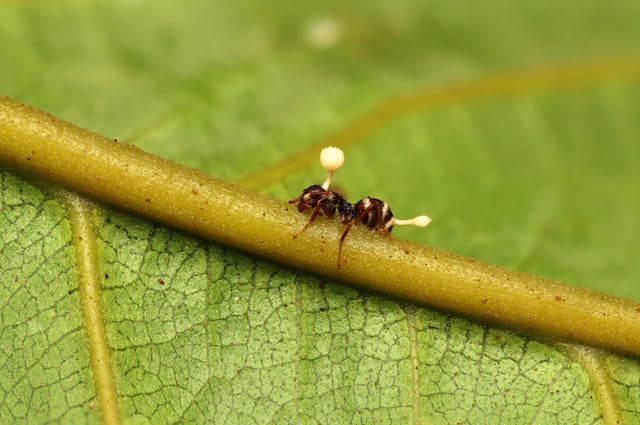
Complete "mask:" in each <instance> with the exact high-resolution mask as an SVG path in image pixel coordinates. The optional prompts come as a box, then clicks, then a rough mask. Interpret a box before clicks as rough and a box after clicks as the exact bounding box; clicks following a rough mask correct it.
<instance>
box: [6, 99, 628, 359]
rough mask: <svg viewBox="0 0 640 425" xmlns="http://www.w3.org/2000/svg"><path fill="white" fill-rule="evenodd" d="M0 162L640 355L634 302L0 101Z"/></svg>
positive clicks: (410, 292) (241, 239)
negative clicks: (307, 203)
mask: <svg viewBox="0 0 640 425" xmlns="http://www.w3.org/2000/svg"><path fill="white" fill-rule="evenodd" d="M0 162H2V163H4V164H6V165H8V166H10V167H12V168H14V169H17V170H21V171H23V172H26V173H29V174H32V175H35V176H38V177H40V178H44V179H47V180H49V181H53V182H55V183H57V184H60V185H62V186H64V187H66V188H68V189H70V190H73V191H76V192H78V193H80V194H82V195H85V196H87V197H90V198H93V199H96V200H99V201H102V202H105V203H107V204H110V205H114V206H117V207H120V208H123V209H126V210H128V211H131V212H133V213H135V214H137V215H140V216H143V217H147V218H149V219H151V220H155V221H158V222H161V223H164V224H166V225H168V226H172V227H175V228H178V229H182V230H184V231H187V232H190V233H193V234H195V235H197V236H199V237H202V238H206V239H210V240H212V241H215V242H218V243H220V244H223V245H227V246H230V247H233V248H237V249H241V250H243V251H246V252H249V253H252V254H255V255H257V256H261V257H264V258H268V259H270V260H274V261H277V262H279V263H282V264H286V265H290V266H293V267H297V268H300V269H303V270H307V271H310V272H314V273H318V274H322V275H326V276H331V277H333V278H338V279H341V280H344V281H345V282H348V283H351V284H353V285H356V286H358V287H361V288H365V289H370V290H372V291H376V292H379V293H383V294H386V295H389V296H391V297H395V298H399V299H404V300H408V301H411V302H415V303H418V304H422V305H427V306H431V307H434V308H437V309H440V310H443V311H447V312H451V313H455V314H461V315H464V316H468V317H471V318H475V319H479V320H481V321H483V322H485V323H491V324H497V325H501V326H507V327H511V328H516V329H520V330H523V331H525V332H529V333H533V334H536V335H541V336H545V337H553V338H558V339H561V340H568V341H574V342H578V343H582V344H587V345H593V346H599V347H604V348H606V349H608V350H611V351H615V352H619V353H624V354H627V355H631V356H635V357H640V304H637V303H635V302H632V301H629V300H624V299H619V298H615V297H612V296H608V295H605V294H601V293H597V292H593V291H590V290H586V289H582V288H577V287H572V286H567V285H564V284H562V283H559V282H554V281H550V280H547V279H543V278H541V277H537V276H533V275H529V274H525V273H520V272H516V271H513V270H508V269H505V268H502V267H498V266H494V265H491V264H486V263H482V262H479V261H476V260H473V259H470V258H465V257H461V256H459V255H456V254H452V253H448V252H444V251H441V250H438V249H435V248H430V247H427V246H422V245H417V244H413V243H410V242H406V241H403V242H402V245H403V246H404V247H406V248H407V249H408V250H409V252H410V253H409V254H406V253H405V252H404V251H403V250H401V249H398V247H397V246H396V245H394V244H393V243H392V241H390V240H389V239H388V238H386V237H384V236H383V235H380V234H377V233H376V232H369V231H366V230H363V229H362V228H361V226H356V228H354V229H353V230H352V232H351V233H350V234H349V237H348V238H347V239H346V240H345V244H344V249H343V253H342V254H343V260H344V264H343V265H342V267H341V268H338V267H337V261H336V258H337V252H338V239H339V237H340V234H341V233H342V228H341V226H340V224H339V223H338V222H337V221H330V220H317V222H316V223H314V225H313V226H310V227H309V229H308V230H307V231H306V232H305V233H304V234H302V235H301V236H299V237H298V238H296V239H293V235H294V234H295V233H296V232H297V231H298V230H299V229H301V228H302V226H304V225H305V223H306V221H307V220H308V215H305V214H300V213H299V212H298V211H297V210H296V209H295V208H292V207H291V206H290V205H288V204H285V203H283V202H281V201H278V200H275V199H272V198H267V197H264V196H262V195H260V194H258V193H255V192H251V191H249V190H246V189H244V188H242V187H240V186H237V185H234V184H231V183H228V182H226V181H223V180H220V179H216V178H214V177H210V176H207V175H205V174H203V173H201V172H199V171H195V170H190V169H186V168H184V167H182V166H180V165H177V164H175V163H172V162H170V161H167V160H164V159H162V158H158V157H156V156H153V155H151V154H149V153H146V152H143V151H141V150H140V149H138V148H136V147H135V146H131V145H124V144H120V143H117V142H114V141H112V140H110V139H108V138H105V137H102V136H99V135H97V134H94V133H91V132H89V131H87V130H84V129H81V128H79V127H76V126H74V125H72V124H69V123H67V122H64V121H62V120H60V119H58V118H55V117H53V116H51V115H48V114H46V113H43V112H41V111H38V110H36V109H34V108H31V107H28V106H25V105H23V104H21V103H19V102H17V101H15V100H12V99H9V98H7V97H0Z"/></svg>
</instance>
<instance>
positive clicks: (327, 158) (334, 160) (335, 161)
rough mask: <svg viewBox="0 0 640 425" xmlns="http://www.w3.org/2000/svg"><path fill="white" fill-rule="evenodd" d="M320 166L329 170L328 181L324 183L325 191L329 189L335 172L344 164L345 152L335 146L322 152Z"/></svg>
mask: <svg viewBox="0 0 640 425" xmlns="http://www.w3.org/2000/svg"><path fill="white" fill-rule="evenodd" d="M320 164H322V167H323V168H324V169H325V170H327V179H326V180H325V181H324V183H322V188H323V189H324V190H327V189H329V185H330V184H331V178H332V177H333V172H334V171H335V170H337V169H338V168H340V167H342V164H344V152H342V149H340V148H336V147H335V146H329V147H327V148H324V149H322V151H320Z"/></svg>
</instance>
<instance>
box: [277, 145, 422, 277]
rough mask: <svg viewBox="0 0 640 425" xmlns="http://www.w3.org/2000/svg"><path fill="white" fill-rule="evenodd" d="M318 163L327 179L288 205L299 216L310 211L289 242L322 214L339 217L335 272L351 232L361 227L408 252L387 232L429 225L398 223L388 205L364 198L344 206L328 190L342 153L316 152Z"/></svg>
mask: <svg viewBox="0 0 640 425" xmlns="http://www.w3.org/2000/svg"><path fill="white" fill-rule="evenodd" d="M320 163H321V164H322V166H323V168H325V169H326V170H327V172H328V174H327V178H326V180H325V181H324V183H323V184H322V185H312V186H309V187H308V188H306V189H305V190H303V191H302V194H301V195H300V196H299V197H297V198H296V199H292V200H291V201H289V203H290V204H294V203H296V202H297V203H298V211H300V212H302V211H304V210H306V209H309V208H312V209H313V210H312V212H311V217H310V218H309V221H308V222H307V224H306V225H305V226H304V227H303V228H302V230H300V231H299V232H298V233H296V234H295V235H293V238H294V239H295V238H297V237H298V236H300V235H301V234H302V233H303V232H304V231H305V230H307V228H308V227H309V226H310V225H311V224H312V223H313V222H314V221H315V219H316V217H317V216H319V215H322V213H324V214H325V215H326V216H327V217H329V218H333V216H334V215H335V213H336V211H338V213H339V214H340V222H341V223H342V224H343V225H345V230H344V232H343V233H342V236H341V237H340V243H339V245H338V268H340V267H341V258H342V244H343V242H344V239H345V238H346V237H347V234H348V233H349V231H350V230H351V228H352V227H353V226H354V225H356V224H358V223H360V222H361V223H362V224H364V225H366V226H367V227H369V228H370V229H373V230H376V231H379V232H381V233H383V234H385V235H387V236H388V237H389V238H390V239H391V241H392V242H393V243H394V244H395V245H396V246H398V247H399V248H401V249H402V250H404V251H405V252H406V253H409V251H408V250H407V249H406V248H404V247H402V246H401V245H400V244H398V243H397V242H396V241H395V240H394V239H393V238H392V237H391V229H392V228H393V226H396V225H398V226H400V225H414V226H419V227H424V226H427V225H428V224H429V223H430V222H431V218H429V217H427V216H426V215H421V216H418V217H414V218H412V219H410V220H398V219H396V218H395V217H394V216H393V213H392V212H391V209H390V208H389V204H388V203H387V202H384V201H381V200H379V199H376V198H371V197H369V196H367V197H366V198H364V199H361V200H360V201H358V202H357V203H356V204H355V205H354V204H350V203H349V202H347V201H346V200H345V199H344V198H343V197H342V195H340V194H339V193H337V192H334V191H332V190H329V186H330V185H331V179H332V177H333V172H334V171H335V170H337V169H338V168H340V167H341V166H342V164H344V153H343V152H342V150H341V149H339V148H335V147H328V148H324V149H322V151H321V152H320Z"/></svg>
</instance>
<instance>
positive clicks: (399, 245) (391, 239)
mask: <svg viewBox="0 0 640 425" xmlns="http://www.w3.org/2000/svg"><path fill="white" fill-rule="evenodd" d="M382 232H383V233H384V234H386V235H387V236H388V237H389V240H390V241H391V242H392V243H393V244H394V245H395V246H396V247H397V248H400V249H401V250H403V251H404V253H405V254H408V253H409V250H408V249H407V248H405V247H404V246H402V244H400V242H398V241H396V240H395V239H394V238H393V236H391V233H389V232H387V231H386V230H383V231H382Z"/></svg>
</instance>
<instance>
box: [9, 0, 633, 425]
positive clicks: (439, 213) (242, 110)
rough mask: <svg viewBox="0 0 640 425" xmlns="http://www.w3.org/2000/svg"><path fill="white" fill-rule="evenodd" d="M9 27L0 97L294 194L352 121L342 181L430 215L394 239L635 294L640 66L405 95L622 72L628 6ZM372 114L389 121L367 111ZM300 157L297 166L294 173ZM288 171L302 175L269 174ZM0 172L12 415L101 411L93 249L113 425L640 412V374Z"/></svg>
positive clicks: (267, 12)
mask: <svg viewBox="0 0 640 425" xmlns="http://www.w3.org/2000/svg"><path fill="white" fill-rule="evenodd" d="M0 12H1V13H0V49H1V50H2V52H3V53H4V54H3V55H2V57H3V59H1V61H2V66H1V69H2V76H3V78H2V79H1V80H0V92H2V93H3V94H6V95H9V96H12V97H15V98H18V99H20V100H21V101H23V102H25V103H29V104H33V105H35V106H37V107H39V108H41V109H44V110H47V111H50V112H52V113H54V114H56V115H58V116H61V117H63V118H64V119H66V120H69V121H71V122H74V123H76V124H79V125H81V126H84V127H86V128H90V129H91V130H93V131H96V132H99V133H102V134H106V135H109V136H110V137H113V138H117V139H119V140H120V141H122V142H124V143H135V144H136V145H138V146H140V147H141V148H143V149H145V150H149V151H152V152H154V153H156V154H158V155H160V156H163V157H166V158H169V159H172V160H174V161H177V162H179V163H182V164H184V165H187V166H190V167H194V168H199V169H201V170H204V171H206V172H207V173H210V174H212V175H217V176H221V177H224V178H228V179H234V180H239V181H242V180H243V179H245V178H247V176H250V175H257V176H258V177H260V178H261V179H259V180H260V181H261V187H259V189H260V190H263V191H265V192H267V193H270V194H272V195H274V196H276V197H278V198H280V199H283V200H287V199H290V198H293V197H295V196H297V195H298V193H299V191H300V189H301V188H303V187H306V186H308V185H310V184H312V183H316V182H319V181H321V180H322V179H323V178H324V176H323V173H322V170H321V169H320V167H319V166H318V165H316V162H315V156H316V155H317V153H316V149H315V144H316V143H317V142H318V141H319V140H323V138H326V137H330V135H332V134H336V132H339V131H340V130H343V129H346V130H348V129H349V128H350V127H349V123H351V122H353V120H358V119H360V118H362V117H365V119H364V122H365V123H366V124H367V126H368V127H367V128H368V129H369V130H367V131H362V132H361V133H358V132H351V133H350V132H349V131H346V130H345V134H346V136H344V139H342V142H343V143H344V144H345V146H346V157H347V162H346V164H345V167H344V168H343V169H341V170H340V171H339V173H338V174H337V180H336V183H337V184H339V185H340V186H341V187H342V188H343V189H344V191H345V193H346V195H347V198H348V199H350V200H357V199H359V198H361V197H364V196H366V195H372V196H375V197H378V198H381V199H386V200H388V201H389V202H390V203H391V205H392V208H393V210H394V213H395V214H396V215H397V216H399V217H408V216H412V215H416V214H421V213H427V214H429V215H431V216H432V217H434V223H433V224H432V226H431V227H430V228H427V229H424V230H423V229H420V230H411V229H397V230H395V231H394V234H396V235H397V236H399V237H403V238H409V239H412V240H415V241H420V242H424V243H426V244H430V245H433V246H437V247H440V248H444V249H447V250H450V251H454V252H458V253H460V254H464V255H468V256H472V257H475V258H479V259H481V260H484V261H488V262H493V263H496V264H500V265H504V266H508V267H513V268H516V269H519V270H522V271H528V272H531V273H535V274H540V275H543V276H545V277H549V278H553V279H558V280H562V281H565V282H568V283H571V284H575V285H581V286H585V287H589V288H592V289H597V290H600V291H603V292H607V293H610V294H614V295H617V296H622V297H626V298H631V299H635V300H640V292H639V290H638V286H637V282H638V279H639V278H640V269H639V268H638V265H637V262H636V261H635V258H636V257H637V255H636V254H637V253H638V248H637V242H636V241H637V238H638V235H639V234H640V229H639V225H638V221H637V217H638V213H639V211H638V208H639V207H638V206H639V205H640V199H638V198H639V197H640V192H638V190H637V181H639V179H638V177H640V176H639V174H640V171H639V170H640V169H639V168H638V167H637V164H636V163H637V158H638V157H639V154H640V152H639V151H640V147H639V145H638V143H637V140H638V138H639V136H640V124H639V123H638V120H637V118H636V117H637V116H638V113H639V112H640V84H638V78H637V76H638V73H637V72H631V73H628V72H621V71H619V69H618V68H616V67H615V66H611V67H610V69H611V70H610V71H607V72H604V73H602V75H600V77H598V78H592V79H588V81H578V80H579V77H578V76H579V75H581V74H580V73H579V72H578V73H576V74H575V75H576V77H575V78H573V79H571V78H570V79H569V81H568V83H569V84H567V82H563V83H562V84H560V83H554V82H553V81H549V82H548V83H545V84H542V85H538V86H536V85H534V84H531V83H527V82H526V81H525V82H524V83H521V84H519V85H515V86H514V87H513V90H511V91H509V90H507V91H503V92H498V91H495V90H494V91H492V90H490V89H488V90H487V91H486V93H485V94H484V95H482V96H479V95H473V94H468V95H461V96H453V95H449V97H446V98H445V99H444V101H443V102H439V103H434V102H431V103H430V102H422V103H417V104H416V105H414V106H413V107H408V108H406V109H404V110H402V111H400V112H397V106H394V103H393V99H396V98H397V96H399V95H401V96H402V95H411V94H412V93H418V92H420V91H422V90H425V89H427V90H428V89H430V88H433V89H438V88H440V87H456V85H459V84H464V83H466V82H469V81H479V82H480V85H481V86H482V81H486V80H484V78H485V77H486V76H487V75H494V76H497V77H496V78H497V80H498V81H504V80H506V79H508V78H511V77H509V76H511V75H518V74H519V73H522V72H531V73H534V74H535V73H536V72H538V71H537V70H540V69H543V70H544V69H550V70H551V73H552V74H553V72H554V71H553V69H561V68H562V67H563V66H564V65H563V64H565V63H568V62H572V61H584V63H589V64H592V65H593V66H596V65H603V64H604V65H607V63H611V64H614V63H627V62H630V63H631V62H633V61H634V60H636V59H637V56H634V53H633V52H636V51H638V47H640V31H639V30H638V27H637V21H638V18H640V16H638V15H639V14H640V11H639V10H638V8H637V6H636V5H635V3H634V2H631V1H628V2H625V1H622V2H616V3H615V4H610V3H604V2H599V1H588V2H586V3H585V2H583V3H581V5H580V7H579V8H577V7H576V6H575V5H559V4H556V3H552V2H547V1H543V2H535V3H532V4H518V5H516V4H512V2H500V1H494V2H491V3H489V4H486V3H483V4H480V3H477V2H470V1H469V2H464V1H461V2H456V3H450V4H435V3H434V4H431V5H426V4H425V3H424V2H411V1H403V2H402V4H398V5H395V4H394V6H391V5H390V4H388V2H361V3H353V4H349V5H346V4H342V3H340V2H335V3H327V4H324V5H322V6H320V5H315V6H313V7H311V6H306V5H304V6H303V5H302V3H301V4H300V5H292V4H291V5H286V4H278V5H271V4H270V5H267V4H266V3H265V4H262V3H257V2H235V3H234V4H233V5H231V4H228V3H225V4H215V3H209V4H207V5H204V4H200V2H195V1H191V2H189V1H188V2H182V3H181V4H180V6H178V5H177V4H175V5H174V4H162V3H160V4H157V3H151V2H137V3H132V2H124V1H115V2H110V3H103V2H80V1H75V0H67V1H64V2H58V3H57V4H56V5H53V4H52V5H49V4H47V3H43V2H27V3H18V2H4V3H2V4H0ZM323 34H324V35H323ZM332 39H333V41H331V40H332ZM327 40H328V41H327ZM327 43H328V44H327ZM332 43H333V44H332ZM613 57H615V59H612V58H613ZM605 68H606V66H605ZM623 68H624V67H623ZM625 69H626V68H625ZM501 76H504V77H501ZM573 80H575V81H573ZM485 86H486V85H485ZM485 88H486V87H485ZM385 105H386V106H385ZM378 107H380V108H383V109H384V108H385V107H388V108H389V110H390V111H391V112H392V113H389V114H387V115H384V114H383V115H381V116H378V117H377V118H376V117H373V118H371V116H372V115H367V114H369V113H370V111H374V110H376V109H375V108H378ZM394 108H396V109H394ZM393 111H396V113H393ZM366 117H370V118H366ZM305 149H307V150H309V152H312V154H310V156H311V157H312V158H313V159H312V160H311V162H306V160H304V159H296V158H299V157H296V156H295V155H296V154H297V153H298V152H300V151H305ZM282 161H284V162H285V163H286V162H287V161H290V162H294V164H293V165H294V166H295V167H294V168H293V170H294V171H287V172H286V173H285V175H284V177H272V176H271V175H270V174H269V173H268V172H265V171H264V170H266V169H267V168H266V167H268V166H269V165H270V164H277V163H279V162H282ZM70 166H73V165H72V164H71V165H70ZM295 170H298V171H295ZM300 170H302V171H300ZM261 172H262V174H260V173H261ZM0 176H1V177H0V187H1V198H0V208H1V210H0V230H1V232H0V292H1V295H0V300H2V304H1V308H0V314H1V316H0V317H1V320H2V329H1V331H0V332H1V333H0V400H1V402H0V419H2V422H3V423H4V422H18V423H20V422H22V423H24V422H32V423H46V422H60V423H82V422H85V423H95V422H100V421H101V416H100V414H99V412H100V411H101V409H102V408H103V406H101V403H100V400H98V399H97V398H96V391H97V390H96V387H100V384H97V386H96V384H95V382H94V374H95V370H92V366H91V361H90V358H91V354H92V352H91V351H92V348H91V346H90V345H89V344H88V343H87V339H88V338H89V337H88V335H90V334H91V331H92V329H88V328H87V325H86V322H85V319H83V311H84V310H83V309H86V308H87V305H86V304H85V303H84V302H83V301H82V298H81V296H80V295H81V294H80V289H79V288H81V287H82V284H83V279H85V275H83V274H82V271H81V270H80V265H79V264H80V260H79V257H78V252H79V249H78V246H79V245H78V238H79V237H82V238H88V239H89V240H91V241H92V242H93V245H92V246H93V250H92V251H91V256H92V259H93V260H94V261H95V264H96V265H97V267H98V270H99V283H100V286H101V292H100V295H101V302H102V312H103V315H104V323H103V325H104V330H105V335H106V341H107V344H108V347H109V349H110V356H111V359H110V362H111V363H110V364H111V368H112V370H113V385H114V387H115V389H116V391H117V401H118V406H119V415H120V416H121V418H122V420H123V422H125V423H175V422H195V423H210V422H213V423H239V424H251V423H255V424H263V423H367V424H369V423H412V422H413V423H417V424H420V423H543V424H549V423H572V424H573V423H580V424H583V423H615V421H616V420H622V421H626V422H627V423H636V422H638V421H640V405H639V403H638V400H640V368H639V367H638V363H637V361H636V360H634V359H625V358H620V357H617V356H614V355H611V354H607V353H600V352H595V351H594V350H592V349H585V348H582V347H575V346H566V345H561V344H558V343H552V342H545V341H539V340H536V339H534V338H531V337H528V336H522V335H520V334H518V333H517V332H513V331H507V330H501V329H496V328H491V327H486V326H481V325H479V324H476V323H473V322H469V321H468V320H466V319H463V318H458V317H453V316H450V315H446V314H444V313H441V312H436V311H432V310H429V309H424V308H419V307H416V306H412V305H408V304H403V303H398V302H395V301H393V300H389V299H385V298H382V297H379V296H376V295H374V294H368V293H361V292H358V291H355V290H353V289H350V288H348V287H346V286H344V285H342V284H338V283H336V282H332V281H328V280H326V279H322V278H319V277H315V276H311V275H308V274H305V273H304V271H292V270H287V269H283V268H281V267H279V266H276V265H274V264H271V263H268V262H265V261H263V260H260V259H259V258H254V257H250V256H247V255H245V254H242V253H239V252H236V251H234V250H232V249H229V248H224V247H220V246H216V245H213V244H210V243H208V242H205V241H202V240H199V239H198V238H197V237H194V236H187V235H184V234H182V233H180V232H176V231H174V230H171V229H168V228H164V227H161V226H158V225H156V224H153V223H149V222H146V221H144V220H140V219H138V218H135V217H132V216H130V215H126V214H124V213H122V212H119V211H114V210H112V209H110V208H106V207H102V206H97V205H96V206H92V207H90V208H86V209H83V210H81V211H80V214H81V215H82V218H83V219H84V220H86V221H87V222H88V223H89V227H86V228H83V229H80V230H78V226H77V214H76V215H75V216H74V213H73V205H72V203H71V202H69V196H67V195H66V194H64V193H63V192H61V191H60V190H59V189H58V188H55V187H51V186H49V185H48V184H46V183H43V182H37V181H33V180H30V179H26V178H24V177H22V176H17V175H15V174H14V173H13V172H11V171H8V170H5V169H3V170H2V171H1V174H0ZM158 190H162V188H158ZM74 217H76V218H74Z"/></svg>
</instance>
